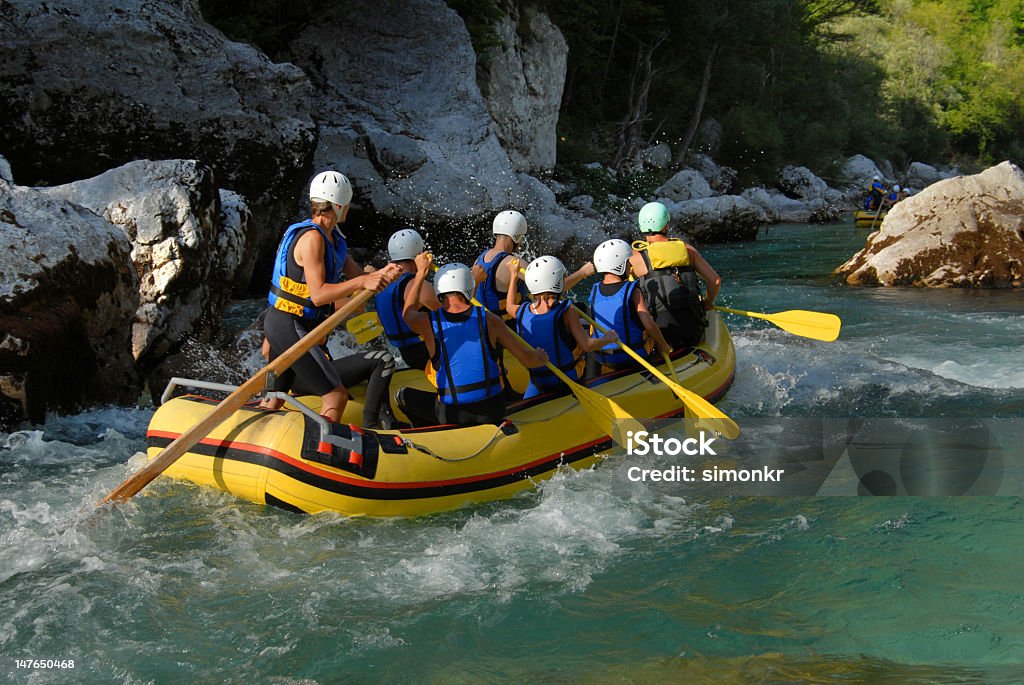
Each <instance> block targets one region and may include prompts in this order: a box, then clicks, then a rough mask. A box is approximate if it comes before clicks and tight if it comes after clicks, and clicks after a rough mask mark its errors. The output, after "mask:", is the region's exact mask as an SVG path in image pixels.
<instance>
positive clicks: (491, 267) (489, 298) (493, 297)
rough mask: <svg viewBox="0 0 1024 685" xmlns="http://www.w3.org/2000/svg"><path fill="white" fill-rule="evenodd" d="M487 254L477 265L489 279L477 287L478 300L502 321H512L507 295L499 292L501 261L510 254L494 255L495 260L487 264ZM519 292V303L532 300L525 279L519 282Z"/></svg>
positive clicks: (480, 258) (483, 254) (481, 257)
mask: <svg viewBox="0 0 1024 685" xmlns="http://www.w3.org/2000/svg"><path fill="white" fill-rule="evenodd" d="M486 254H487V252H486V251H484V252H483V253H482V254H481V255H480V256H479V257H477V258H476V262H475V263H476V264H479V265H480V266H482V267H483V268H484V271H486V272H487V278H485V279H484V280H483V282H482V283H480V285H478V286H477V287H476V299H477V301H478V302H479V303H480V304H482V305H483V306H485V307H487V310H488V311H490V312H494V313H495V314H497V315H498V316H500V317H501V318H502V319H505V320H506V321H507V320H509V319H511V318H512V317H511V315H510V314H509V313H508V310H507V309H506V308H505V295H506V293H503V292H498V283H497V280H496V279H497V277H498V266H499V265H500V264H501V260H503V259H505V257H508V256H509V254H510V253H508V252H499V253H498V254H496V255H494V259H492V260H491V261H489V262H487V261H484V256H485V255H486ZM517 284H518V285H517V286H516V287H517V290H518V291H519V301H520V302H527V301H528V300H529V299H530V291H529V290H528V289H527V287H526V284H525V283H523V279H519V280H518V281H517Z"/></svg>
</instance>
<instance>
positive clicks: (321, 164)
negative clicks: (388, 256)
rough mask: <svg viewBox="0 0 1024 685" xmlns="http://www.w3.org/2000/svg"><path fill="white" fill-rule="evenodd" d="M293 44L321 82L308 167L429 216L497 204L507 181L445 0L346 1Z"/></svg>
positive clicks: (399, 210)
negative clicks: (334, 172)
mask: <svg viewBox="0 0 1024 685" xmlns="http://www.w3.org/2000/svg"><path fill="white" fill-rule="evenodd" d="M325 26H330V27H332V28H331V30H329V31H325V30H324V27H325ZM293 51H294V52H295V54H296V55H298V58H297V60H296V61H297V63H298V64H299V65H300V66H301V67H302V68H303V69H305V70H306V71H307V72H308V73H309V74H310V77H311V78H312V79H313V80H314V81H315V82H316V83H317V84H318V85H319V87H320V92H319V94H318V96H317V105H318V106H317V107H316V109H315V110H314V116H315V117H316V120H317V122H318V123H319V125H320V140H319V142H318V145H317V148H316V152H315V155H314V166H316V167H317V168H336V169H339V170H340V171H342V172H344V173H345V174H346V175H347V176H348V177H349V178H350V179H351V180H352V182H353V185H354V186H355V191H356V192H355V201H356V202H358V203H369V204H370V205H372V206H373V208H374V209H375V210H376V211H377V212H379V213H381V214H384V215H386V216H388V217H393V218H398V219H402V220H404V221H410V222H427V223H431V222H441V221H452V220H466V219H475V218H479V217H481V216H484V215H488V214H493V213H494V212H496V211H498V210H500V209H505V208H506V207H507V205H508V198H509V193H510V189H511V188H512V187H513V186H514V185H515V183H516V176H515V173H514V171H513V168H512V163H511V162H510V160H509V157H508V155H507V154H506V153H505V150H504V149H502V147H501V143H500V142H499V140H498V137H497V135H496V133H495V128H494V125H493V122H492V120H491V116H490V114H489V113H488V111H487V106H486V104H485V103H484V99H483V97H482V95H481V94H480V89H479V88H478V87H477V84H476V55H475V53H474V52H473V47H472V44H471V43H470V39H469V34H468V32H467V31H466V27H465V25H464V24H463V22H462V20H461V19H460V18H459V16H458V15H457V14H456V13H455V12H454V10H452V9H450V8H449V7H448V6H447V5H446V4H445V3H444V2H442V1H441V0H410V2H404V3H400V4H398V3H384V4H381V3H377V2H372V1H371V0H356V1H355V2H349V3H345V7H344V9H343V10H342V9H341V8H333V9H330V10H326V11H325V12H324V14H323V16H322V17H320V20H319V21H317V22H316V23H315V25H311V26H310V27H309V28H308V29H307V30H306V31H304V32H303V33H301V34H300V35H298V36H296V39H295V41H294V43H293Z"/></svg>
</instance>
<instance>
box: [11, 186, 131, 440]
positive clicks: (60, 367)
mask: <svg viewBox="0 0 1024 685" xmlns="http://www.w3.org/2000/svg"><path fill="white" fill-rule="evenodd" d="M131 250H132V246H131V243H130V242H129V241H128V239H127V238H126V237H125V235H124V233H123V232H122V231H121V230H119V229H117V228H115V227H114V226H111V225H110V224H109V223H108V222H107V221H104V220H103V219H102V218H100V217H98V216H96V215H95V214H93V213H92V212H90V211H89V210H87V209H85V208H83V207H79V206H77V205H73V204H71V203H69V202H65V201H63V200H60V199H57V198H54V197H50V196H47V195H44V194H42V193H40V192H38V191H36V190H34V189H32V188H25V187H21V186H15V185H13V184H10V183H6V182H3V181H0V426H4V427H10V426H11V425H13V424H14V423H16V422H18V421H20V420H23V419H28V420H30V421H33V422H36V423H39V422H42V421H43V419H44V418H45V416H46V412H47V410H59V411H65V412H72V411H75V410H77V409H79V408H80V407H82V406H85V405H88V404H93V403H99V402H118V403H128V402H133V401H135V399H136V398H137V397H138V395H139V390H140V386H141V384H140V381H139V378H138V376H137V375H136V372H135V368H134V359H133V357H132V345H131V324H132V320H133V319H134V317H135V310H136V309H137V308H138V305H139V295H138V278H137V276H136V274H135V267H134V265H133V264H132V261H131Z"/></svg>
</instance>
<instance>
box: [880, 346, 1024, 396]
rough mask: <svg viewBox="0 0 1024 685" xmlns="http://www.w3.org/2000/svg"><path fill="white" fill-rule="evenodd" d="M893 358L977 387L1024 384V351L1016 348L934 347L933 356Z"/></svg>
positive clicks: (1020, 385)
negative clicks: (955, 348) (950, 348)
mask: <svg viewBox="0 0 1024 685" xmlns="http://www.w3.org/2000/svg"><path fill="white" fill-rule="evenodd" d="M891 359H892V361H894V362H897V363H899V364H903V365H904V366H907V367H909V368H913V369H922V370H924V371H928V372H930V373H933V374H935V375H936V376H941V377H942V378H948V379H950V380H954V381H958V382H960V383H964V384H966V385H971V386H974V387H977V388H992V389H1016V388H1024V354H1022V353H1021V350H1020V349H1015V350H998V351H994V350H984V349H961V350H956V351H945V352H944V351H942V349H941V348H939V349H933V350H932V354H930V355H929V356H927V357H925V356H921V355H919V354H902V355H894V356H893V357H892V358H891Z"/></svg>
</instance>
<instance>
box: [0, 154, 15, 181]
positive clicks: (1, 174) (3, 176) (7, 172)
mask: <svg viewBox="0 0 1024 685" xmlns="http://www.w3.org/2000/svg"><path fill="white" fill-rule="evenodd" d="M0 181H7V182H8V183H14V175H13V174H12V173H11V163H10V162H8V161H7V158H6V157H2V156H0Z"/></svg>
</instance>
